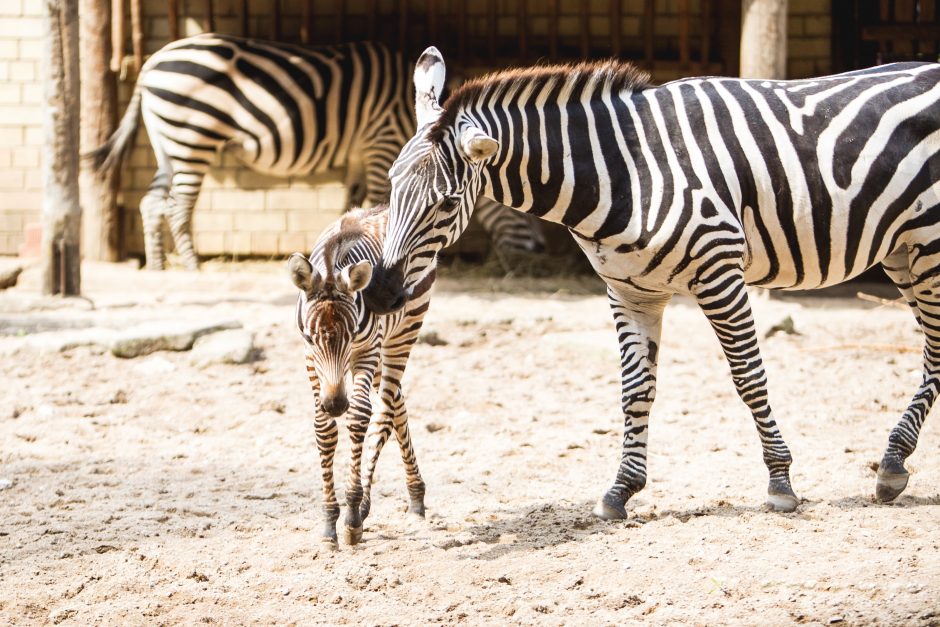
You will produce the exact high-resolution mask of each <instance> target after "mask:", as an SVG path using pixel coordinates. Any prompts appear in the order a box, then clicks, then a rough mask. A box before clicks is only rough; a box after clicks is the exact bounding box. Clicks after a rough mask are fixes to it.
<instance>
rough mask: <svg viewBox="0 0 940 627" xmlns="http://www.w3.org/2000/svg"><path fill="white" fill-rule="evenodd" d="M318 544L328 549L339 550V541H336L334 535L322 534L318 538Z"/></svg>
mask: <svg viewBox="0 0 940 627" xmlns="http://www.w3.org/2000/svg"><path fill="white" fill-rule="evenodd" d="M320 546H322V547H323V548H325V549H327V550H330V551H338V550H339V542H337V541H336V536H335V535H334V536H323V537H322V538H320Z"/></svg>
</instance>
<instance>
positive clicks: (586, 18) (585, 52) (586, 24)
mask: <svg viewBox="0 0 940 627" xmlns="http://www.w3.org/2000/svg"><path fill="white" fill-rule="evenodd" d="M579 6H580V7H581V57H582V58H584V59H587V58H588V57H589V56H590V55H591V24H590V18H591V5H590V3H588V2H582V3H580V5H579Z"/></svg>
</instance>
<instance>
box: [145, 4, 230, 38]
mask: <svg viewBox="0 0 940 627" xmlns="http://www.w3.org/2000/svg"><path fill="white" fill-rule="evenodd" d="M131 1H132V2H133V1H134V0H131ZM202 30H203V31H204V32H207V33H214V32H215V7H214V6H212V0H206V16H205V18H203V20H202Z"/></svg>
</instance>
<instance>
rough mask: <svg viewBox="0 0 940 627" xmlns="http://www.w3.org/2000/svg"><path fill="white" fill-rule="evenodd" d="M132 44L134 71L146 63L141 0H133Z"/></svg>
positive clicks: (137, 70) (138, 70)
mask: <svg viewBox="0 0 940 627" xmlns="http://www.w3.org/2000/svg"><path fill="white" fill-rule="evenodd" d="M131 46H132V48H133V50H134V71H135V72H140V68H141V66H142V65H143V64H144V25H143V17H142V16H141V8H140V0H131Z"/></svg>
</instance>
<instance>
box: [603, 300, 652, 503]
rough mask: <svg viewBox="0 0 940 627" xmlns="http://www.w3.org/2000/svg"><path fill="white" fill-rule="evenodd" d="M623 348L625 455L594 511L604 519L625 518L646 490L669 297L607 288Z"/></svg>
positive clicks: (622, 390)
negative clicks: (633, 501) (661, 340)
mask: <svg viewBox="0 0 940 627" xmlns="http://www.w3.org/2000/svg"><path fill="white" fill-rule="evenodd" d="M607 296H608V298H609V300H610V307H611V309H612V311H613V315H614V325H615V327H616V329H617V340H618V342H619V344H620V388H621V396H620V403H621V406H622V408H623V422H624V424H623V451H622V453H621V457H620V467H619V468H618V469H617V478H616V479H615V480H614V485H613V486H612V487H611V488H610V489H609V490H608V491H607V493H606V494H605V495H604V496H603V497H601V499H600V500H599V501H598V502H597V505H595V506H594V515H595V516H598V517H599V518H603V519H605V520H615V519H619V518H626V517H627V510H626V502H627V500H628V499H629V498H630V497H631V496H633V495H634V494H636V493H637V492H639V491H640V490H642V489H643V487H644V486H645V485H646V439H647V435H648V433H647V427H648V426H649V412H650V408H651V407H652V405H653V399H655V398H656V364H657V357H658V353H659V335H660V330H661V329H662V321H663V310H664V309H665V307H666V304H667V303H668V302H669V296H668V295H660V294H656V295H649V294H623V293H620V292H615V291H614V290H612V289H611V288H608V289H607Z"/></svg>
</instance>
